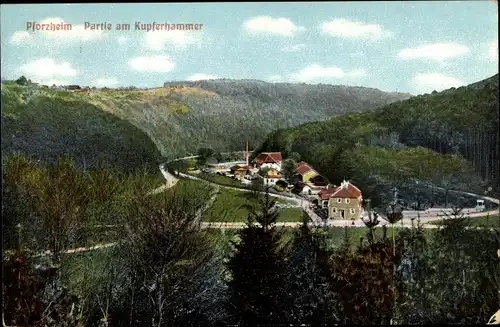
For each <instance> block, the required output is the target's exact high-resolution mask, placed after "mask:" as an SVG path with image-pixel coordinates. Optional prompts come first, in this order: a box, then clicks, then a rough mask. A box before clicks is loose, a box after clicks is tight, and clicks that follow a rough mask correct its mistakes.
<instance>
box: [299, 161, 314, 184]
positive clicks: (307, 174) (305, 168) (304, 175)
mask: <svg viewBox="0 0 500 327" xmlns="http://www.w3.org/2000/svg"><path fill="white" fill-rule="evenodd" d="M295 173H296V176H297V179H298V181H299V182H302V183H309V180H310V179H311V178H313V177H315V176H318V175H319V174H318V172H317V171H315V170H314V169H313V168H312V167H311V166H309V164H308V163H307V162H304V161H301V162H299V163H298V164H297V167H296V168H295Z"/></svg>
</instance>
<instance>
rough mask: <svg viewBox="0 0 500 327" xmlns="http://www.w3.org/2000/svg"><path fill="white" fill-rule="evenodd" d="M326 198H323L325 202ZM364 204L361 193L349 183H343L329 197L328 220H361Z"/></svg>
mask: <svg viewBox="0 0 500 327" xmlns="http://www.w3.org/2000/svg"><path fill="white" fill-rule="evenodd" d="M327 190H328V189H327ZM324 193H327V192H324ZM325 198H326V196H323V199H322V201H325V200H324V199H325ZM362 202H363V197H362V195H361V191H360V190H359V189H358V188H357V187H356V186H355V185H353V184H352V183H350V182H349V181H343V182H342V184H341V185H340V186H339V187H337V188H336V190H335V192H333V193H332V194H329V195H328V218H329V219H341V220H347V219H352V220H355V219H359V218H361V217H362V214H363V208H362ZM323 203H324V202H323Z"/></svg>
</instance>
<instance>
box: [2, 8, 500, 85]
mask: <svg viewBox="0 0 500 327" xmlns="http://www.w3.org/2000/svg"><path fill="white" fill-rule="evenodd" d="M497 10H498V7H497V4H496V3H494V2H492V1H454V2H447V1H435V2H431V1H428V2H416V1H415V2H343V3H342V2H332V3H328V2H319V3H196V4H188V3H182V4H181V3H179V4H175V3H170V4H71V5H64V4H58V5H51V4H43V5H2V6H1V46H2V48H1V49H2V52H1V64H2V69H1V73H2V76H3V78H7V79H13V78H17V77H19V76H21V75H25V76H26V77H29V78H31V79H32V80H34V81H38V82H41V83H45V84H50V85H52V84H53V83H55V84H81V85H94V86H111V87H113V86H129V85H135V86H138V87H157V86H161V85H162V84H163V82H165V81H174V80H196V79H207V78H235V79H243V78H250V79H259V80H264V81H268V82H304V83H311V84H314V83H324V84H341V85H359V86H366V87H374V88H379V89H381V90H384V91H400V92H410V93H413V94H420V93H426V92H431V91H432V90H438V91H439V90H443V89H446V88H449V87H452V86H460V85H465V84H469V83H472V82H476V81H478V80H481V79H484V78H487V77H489V76H491V75H494V74H496V73H497V72H498V27H497V26H498V11H497ZM32 21H35V22H37V23H43V24H45V23H48V22H52V23H54V24H56V23H60V22H64V23H70V24H72V30H71V31H35V32H33V31H27V30H26V22H32ZM85 22H89V23H95V24H100V23H103V22H105V23H111V24H112V30H111V31H91V30H84V29H83V24H84V23H85ZM135 22H142V23H153V22H156V23H168V24H181V23H185V24H203V26H202V28H201V30H198V31H154V32H146V31H136V30H134V24H135ZM124 23H128V24H131V27H132V30H130V31H117V30H116V24H124ZM80 49H81V50H80Z"/></svg>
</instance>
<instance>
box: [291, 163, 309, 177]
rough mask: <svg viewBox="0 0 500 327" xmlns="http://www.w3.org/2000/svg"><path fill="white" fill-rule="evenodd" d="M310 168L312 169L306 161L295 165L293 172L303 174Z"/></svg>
mask: <svg viewBox="0 0 500 327" xmlns="http://www.w3.org/2000/svg"><path fill="white" fill-rule="evenodd" d="M311 170H312V168H311V166H309V165H308V164H307V163H303V164H301V165H297V168H295V172H296V173H297V174H300V175H305V174H307V173H308V172H310V171H311Z"/></svg>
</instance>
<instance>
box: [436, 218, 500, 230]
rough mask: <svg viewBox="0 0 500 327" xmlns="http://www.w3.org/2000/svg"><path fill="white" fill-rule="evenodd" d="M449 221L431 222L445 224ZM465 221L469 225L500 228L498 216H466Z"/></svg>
mask: <svg viewBox="0 0 500 327" xmlns="http://www.w3.org/2000/svg"><path fill="white" fill-rule="evenodd" d="M449 223H450V220H445V221H436V222H432V224H434V225H443V224H444V225H447V224H449ZM467 223H468V225H469V226H473V227H498V228H500V216H499V215H494V216H486V217H478V218H467Z"/></svg>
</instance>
